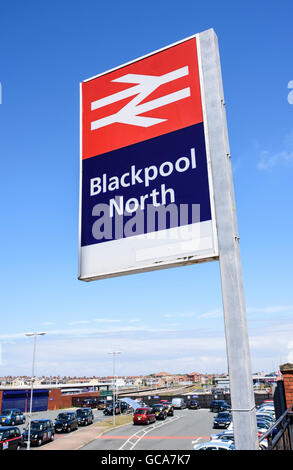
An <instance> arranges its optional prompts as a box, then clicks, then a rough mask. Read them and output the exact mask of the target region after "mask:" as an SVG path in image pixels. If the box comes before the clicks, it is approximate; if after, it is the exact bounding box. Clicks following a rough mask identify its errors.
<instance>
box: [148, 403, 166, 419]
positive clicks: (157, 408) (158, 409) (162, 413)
mask: <svg viewBox="0 0 293 470" xmlns="http://www.w3.org/2000/svg"><path fill="white" fill-rule="evenodd" d="M152 408H153V412H154V413H155V416H156V419H166V418H167V416H168V410H167V408H166V406H165V405H163V404H162V403H156V404H155V405H153V406H152Z"/></svg>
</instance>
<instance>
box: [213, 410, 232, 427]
mask: <svg viewBox="0 0 293 470" xmlns="http://www.w3.org/2000/svg"><path fill="white" fill-rule="evenodd" d="M231 421H232V415H231V413H228V412H227V411H220V412H219V413H218V415H217V416H216V417H215V418H214V426H213V427H214V428H224V429H226V428H227V427H228V426H229V424H230V423H231Z"/></svg>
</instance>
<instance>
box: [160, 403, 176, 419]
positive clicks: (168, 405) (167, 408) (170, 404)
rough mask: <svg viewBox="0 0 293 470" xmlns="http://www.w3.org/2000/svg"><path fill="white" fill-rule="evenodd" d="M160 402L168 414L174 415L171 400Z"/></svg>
mask: <svg viewBox="0 0 293 470" xmlns="http://www.w3.org/2000/svg"><path fill="white" fill-rule="evenodd" d="M160 403H161V404H162V405H164V406H165V408H166V410H167V415H168V416H174V406H173V405H172V402H171V401H164V402H163V401H160Z"/></svg>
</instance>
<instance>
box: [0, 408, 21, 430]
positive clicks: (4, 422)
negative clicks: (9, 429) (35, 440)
mask: <svg viewBox="0 0 293 470" xmlns="http://www.w3.org/2000/svg"><path fill="white" fill-rule="evenodd" d="M24 422H25V416H24V414H23V412H22V411H20V410H19V409H18V408H12V409H9V410H3V411H2V412H1V415H0V425H1V426H15V425H16V424H17V425H18V424H23V423H24Z"/></svg>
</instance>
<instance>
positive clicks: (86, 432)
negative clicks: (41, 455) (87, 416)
mask: <svg viewBox="0 0 293 470" xmlns="http://www.w3.org/2000/svg"><path fill="white" fill-rule="evenodd" d="M108 430H109V428H108V427H106V428H105V426H101V424H100V423H94V424H92V425H91V426H87V427H85V428H84V429H81V428H79V429H78V430H77V431H72V432H70V433H69V434H66V435H64V434H62V436H61V435H58V434H57V433H55V439H54V441H52V442H49V443H47V444H46V445H43V446H41V447H38V448H37V449H36V450H78V449H80V448H81V447H83V446H85V445H86V444H88V443H89V442H91V441H93V440H95V439H97V438H98V437H99V436H101V435H102V434H103V433H104V432H105V431H108Z"/></svg>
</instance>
